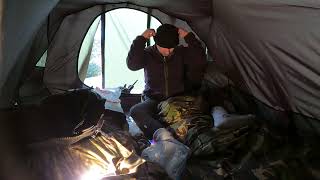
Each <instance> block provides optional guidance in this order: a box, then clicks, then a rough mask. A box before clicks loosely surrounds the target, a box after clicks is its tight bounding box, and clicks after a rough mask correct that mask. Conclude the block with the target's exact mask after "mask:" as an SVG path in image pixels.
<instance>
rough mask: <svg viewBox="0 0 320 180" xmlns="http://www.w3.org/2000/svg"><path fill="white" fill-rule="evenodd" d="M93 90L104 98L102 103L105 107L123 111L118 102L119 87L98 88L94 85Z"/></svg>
mask: <svg viewBox="0 0 320 180" xmlns="http://www.w3.org/2000/svg"><path fill="white" fill-rule="evenodd" d="M94 91H95V92H97V93H98V94H99V95H100V96H101V97H103V98H104V99H105V100H106V102H105V104H104V107H105V109H109V110H111V111H117V112H121V113H123V109H122V107H121V104H120V102H121V101H120V95H121V89H120V88H107V89H100V88H98V87H96V88H95V90H94Z"/></svg>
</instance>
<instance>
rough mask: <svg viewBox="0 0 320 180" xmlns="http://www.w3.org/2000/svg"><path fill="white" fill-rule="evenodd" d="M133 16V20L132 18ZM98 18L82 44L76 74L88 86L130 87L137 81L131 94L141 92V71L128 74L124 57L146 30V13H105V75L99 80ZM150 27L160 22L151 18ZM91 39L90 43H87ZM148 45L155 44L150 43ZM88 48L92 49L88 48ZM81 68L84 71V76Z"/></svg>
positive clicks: (100, 71) (129, 11)
mask: <svg viewBox="0 0 320 180" xmlns="http://www.w3.org/2000/svg"><path fill="white" fill-rule="evenodd" d="M128 17H135V18H134V19H135V20H134V21H132V18H128ZM100 21H101V17H100V16H99V17H98V18H97V19H96V20H95V22H94V23H93V24H92V26H91V28H90V29H89V31H88V33H87V35H86V37H85V39H84V42H83V44H82V47H81V50H80V55H79V61H78V71H79V77H80V79H81V80H84V83H85V84H86V85H88V86H93V87H100V88H101V87H103V86H102V82H103V79H102V78H104V81H105V84H104V87H105V88H114V87H119V86H123V85H124V84H127V86H128V85H130V84H132V83H134V82H135V81H136V80H138V82H137V83H136V84H135V88H134V89H133V90H132V93H141V92H142V91H143V89H144V72H143V70H139V71H131V70H129V69H128V68H127V65H126V57H127V54H128V51H129V48H130V45H131V43H132V41H133V40H134V39H135V38H136V36H137V35H140V34H141V33H142V32H143V31H144V30H145V29H146V28H147V27H148V14H147V13H144V12H141V11H137V10H133V9H126V8H122V9H116V10H113V11H110V12H107V13H105V29H104V31H105V44H104V45H105V58H104V59H105V62H104V64H105V65H104V66H105V67H104V70H105V75H104V77H102V68H103V67H102V63H101V59H102V58H101V22H100ZM149 25H150V28H154V29H156V28H157V27H158V26H160V25H161V23H160V22H159V21H158V20H157V19H155V18H154V17H151V18H150V24H149ZM90 36H91V41H90ZM150 43H151V45H153V44H154V41H153V40H151V42H150ZM90 46H91V47H90ZM85 51H87V52H88V51H90V55H89V58H88V59H89V61H88V63H87V65H85V64H86V63H85V62H86V60H85V59H86V58H85V57H86V55H85V53H84V52H85ZM83 69H86V72H85V73H83V72H84V71H83Z"/></svg>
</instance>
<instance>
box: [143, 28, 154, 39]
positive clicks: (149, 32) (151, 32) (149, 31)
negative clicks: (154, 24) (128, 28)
mask: <svg viewBox="0 0 320 180" xmlns="http://www.w3.org/2000/svg"><path fill="white" fill-rule="evenodd" d="M155 35H156V31H155V30H154V29H147V30H145V31H144V32H143V33H142V36H143V37H144V38H146V39H150V38H151V37H153V36H155Z"/></svg>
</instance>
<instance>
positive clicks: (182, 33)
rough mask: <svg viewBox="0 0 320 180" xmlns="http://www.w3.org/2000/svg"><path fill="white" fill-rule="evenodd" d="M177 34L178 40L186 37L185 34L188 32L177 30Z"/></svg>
mask: <svg viewBox="0 0 320 180" xmlns="http://www.w3.org/2000/svg"><path fill="white" fill-rule="evenodd" d="M178 34H179V37H180V38H184V37H186V35H187V34H189V32H188V31H186V30H184V29H182V28H179V29H178Z"/></svg>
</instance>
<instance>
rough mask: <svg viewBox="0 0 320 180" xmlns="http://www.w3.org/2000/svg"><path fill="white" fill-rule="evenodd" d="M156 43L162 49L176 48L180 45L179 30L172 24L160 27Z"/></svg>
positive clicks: (155, 39)
mask: <svg viewBox="0 0 320 180" xmlns="http://www.w3.org/2000/svg"><path fill="white" fill-rule="evenodd" d="M154 41H155V43H156V44H157V45H158V46H160V47H163V48H174V47H175V46H177V45H178V44H179V34H178V28H177V27H175V26H173V25H171V24H163V25H161V26H159V27H158V28H157V33H156V35H155V36H154Z"/></svg>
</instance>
